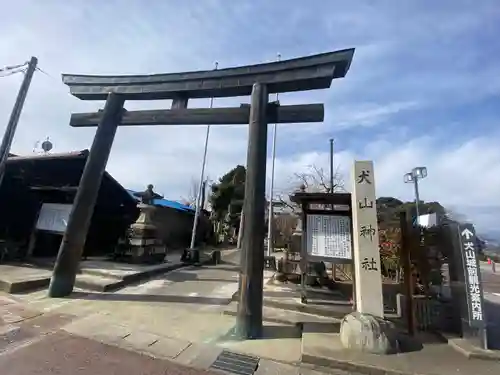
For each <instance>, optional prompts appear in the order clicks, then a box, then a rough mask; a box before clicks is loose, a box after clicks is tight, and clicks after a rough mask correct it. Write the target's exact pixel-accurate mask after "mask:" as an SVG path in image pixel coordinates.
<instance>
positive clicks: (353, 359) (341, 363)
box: [302, 323, 500, 375]
mask: <svg viewBox="0 0 500 375" xmlns="http://www.w3.org/2000/svg"><path fill="white" fill-rule="evenodd" d="M327 328H331V327H324V326H323V325H321V324H318V323H310V324H305V325H304V330H303V333H302V361H303V362H305V363H310V364H315V365H320V366H327V367H333V368H339V369H343V370H346V371H357V372H361V373H365V374H370V375H372V374H376V375H378V374H381V375H389V374H390V375H402V374H411V375H414V374H422V375H448V374H474V375H490V374H491V375H493V374H500V361H486V360H475V359H467V358H466V357H465V356H463V355H461V354H460V353H458V352H457V351H455V350H454V349H453V348H452V347H451V346H449V345H448V344H447V343H444V342H442V341H439V340H435V341H429V342H426V343H424V345H423V349H421V350H416V351H413V352H408V353H401V354H396V355H388V356H380V355H372V354H366V353H358V352H354V351H349V350H345V349H343V347H342V344H341V343H340V337H339V334H338V330H336V329H327Z"/></svg>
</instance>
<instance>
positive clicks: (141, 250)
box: [127, 203, 166, 263]
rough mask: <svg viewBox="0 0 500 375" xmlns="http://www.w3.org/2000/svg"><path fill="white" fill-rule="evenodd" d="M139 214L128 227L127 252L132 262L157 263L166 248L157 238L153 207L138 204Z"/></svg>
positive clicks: (163, 256) (161, 258)
mask: <svg viewBox="0 0 500 375" xmlns="http://www.w3.org/2000/svg"><path fill="white" fill-rule="evenodd" d="M137 207H138V208H139V209H140V210H141V213H140V215H139V218H138V219H137V221H136V222H135V223H134V224H132V225H131V226H130V232H131V233H130V249H129V251H127V255H129V256H130V257H131V259H132V261H133V262H137V263H157V262H158V263H159V262H162V261H163V260H164V258H165V255H166V248H165V246H163V244H162V241H161V240H160V239H158V238H157V228H156V225H155V224H154V221H153V213H154V210H155V209H156V207H155V206H152V205H148V204H143V203H140V204H139V205H138V206H137Z"/></svg>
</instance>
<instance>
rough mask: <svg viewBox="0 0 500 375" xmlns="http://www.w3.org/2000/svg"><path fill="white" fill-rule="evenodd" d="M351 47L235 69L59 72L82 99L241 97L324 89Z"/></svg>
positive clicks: (344, 67) (343, 69)
mask: <svg viewBox="0 0 500 375" xmlns="http://www.w3.org/2000/svg"><path fill="white" fill-rule="evenodd" d="M353 55H354V48H351V49H345V50H341V51H335V52H328V53H322V54H318V55H312V56H307V57H300V58H296V59H290V60H282V61H278V62H272V63H266V64H256V65H246V66H240V67H237V68H228V69H219V70H205V71H195V72H183V73H172V74H151V75H122V76H94V75H74V74H63V76H62V78H63V83H65V84H66V85H68V86H69V87H70V91H71V94H72V95H74V96H76V97H77V98H80V99H84V100H105V99H106V98H107V96H108V94H109V93H110V92H114V93H116V94H121V95H123V96H124V99H125V100H159V99H174V100H178V99H190V98H217V97H234V96H246V95H250V93H251V92H252V85H253V84H254V83H256V82H259V83H261V84H265V85H266V87H267V92H268V93H269V94H272V93H282V92H292V91H305V90H316V89H325V88H328V87H330V85H331V82H332V80H333V79H334V78H342V77H344V76H345V75H346V73H347V71H348V70H349V67H350V65H351V61H352V58H353Z"/></svg>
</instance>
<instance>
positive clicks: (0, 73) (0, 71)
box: [0, 61, 29, 77]
mask: <svg viewBox="0 0 500 375" xmlns="http://www.w3.org/2000/svg"><path fill="white" fill-rule="evenodd" d="M28 64H29V61H28V62H25V63H24V64H17V65H7V66H4V67H3V68H0V77H8V76H11V75H13V74H17V73H21V72H22V73H25V72H26V70H27V67H26V65H28Z"/></svg>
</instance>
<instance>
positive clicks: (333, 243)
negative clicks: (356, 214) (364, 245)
mask: <svg viewBox="0 0 500 375" xmlns="http://www.w3.org/2000/svg"><path fill="white" fill-rule="evenodd" d="M306 232H307V255H311V256H316V257H324V258H337V259H352V236H351V218H350V217H348V216H336V215H311V214H308V215H307V229H306Z"/></svg>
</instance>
